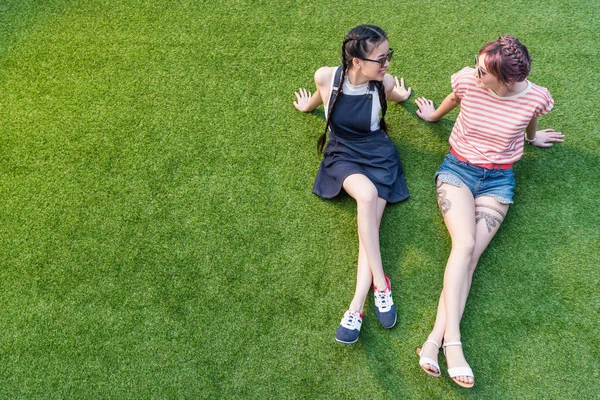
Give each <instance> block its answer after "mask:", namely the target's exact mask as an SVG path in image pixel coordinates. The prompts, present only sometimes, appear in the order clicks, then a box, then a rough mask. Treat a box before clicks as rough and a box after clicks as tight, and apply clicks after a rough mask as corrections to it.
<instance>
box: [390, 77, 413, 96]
mask: <svg viewBox="0 0 600 400" xmlns="http://www.w3.org/2000/svg"><path fill="white" fill-rule="evenodd" d="M394 82H395V84H394V88H393V89H392V92H393V93H394V94H395V96H394V97H395V99H397V101H398V102H402V101H405V100H408V98H409V97H410V94H411V93H412V89H411V88H410V87H409V88H408V89H406V88H405V87H404V78H400V81H398V77H397V76H395V77H394Z"/></svg>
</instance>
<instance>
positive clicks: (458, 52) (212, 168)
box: [0, 0, 600, 399]
mask: <svg viewBox="0 0 600 400" xmlns="http://www.w3.org/2000/svg"><path fill="white" fill-rule="evenodd" d="M598 15H600V5H599V3H598V2H591V1H580V0H579V1H571V2H562V1H555V0H552V1H546V2H522V1H505V2H502V3H501V4H500V3H493V2H491V3H484V2H479V1H458V2H455V1H439V2H429V1H423V0H421V1H413V2H398V1H381V2H373V1H347V2H343V3H331V2H325V1H281V2H266V1H233V0H232V1H226V0H218V1H191V0H190V1H183V0H182V1H171V2H169V1H158V0H148V1H142V0H137V1H136V0H123V1H119V2H109V1H95V0H90V1H77V0H48V1H31V0H19V1H15V0H3V1H2V2H0V141H1V142H0V193H1V201H0V262H1V263H2V268H0V301H1V304H2V308H1V310H0V327H1V328H2V331H1V334H0V397H2V398H236V397H237V398H263V397H271V398H415V399H416V398H444V399H446V398H462V397H474V398H485V399H490V398H499V399H500V398H506V399H509V398H510V399H513V398H527V399H529V398H531V399H540V398H553V399H558V398H593V397H596V396H597V395H598V392H600V383H599V382H600V375H599V372H598V370H599V369H600V361H599V360H600V351H599V349H600V339H599V336H598V331H599V321H600V315H599V314H600V296H599V295H598V287H599V284H600V274H599V271H598V269H599V265H600V257H599V255H598V253H599V249H600V237H599V236H600V235H599V232H598V227H599V226H600V217H599V213H598V204H599V203H598V198H599V197H600V196H599V195H600V190H599V189H598V184H597V182H598V177H599V176H600V167H599V166H598V165H599V157H600V144H599V140H598V139H599V137H598V127H599V126H600V120H599V118H598V114H597V104H598V93H599V92H600V88H599V87H598V82H599V81H600V71H599V69H598V47H599V44H600V42H599V37H598V32H599V31H600V19H599V17H598ZM362 23H372V24H376V25H379V26H382V27H383V28H384V29H385V30H386V31H387V32H388V35H389V40H390V46H391V47H393V48H394V49H395V51H396V52H395V56H394V59H393V60H392V64H391V67H390V72H391V73H392V74H394V75H397V76H403V77H404V78H405V79H406V83H407V85H409V86H411V87H412V88H413V97H412V98H411V99H410V100H409V101H408V102H406V103H404V104H400V105H396V104H393V105H390V106H389V109H388V116H387V118H386V119H387V121H388V123H389V125H390V134H391V137H392V138H393V140H394V142H395V143H396V145H397V147H398V149H399V151H400V154H401V157H402V160H403V165H404V169H405V171H406V178H407V181H408V186H409V189H410V191H411V198H410V199H409V200H408V201H406V202H403V203H401V204H398V205H393V206H389V207H388V209H387V210H386V213H385V214H384V217H383V222H382V226H381V248H382V257H383V262H384V267H385V269H386V272H387V274H388V275H389V276H390V278H391V280H392V284H393V288H394V300H395V302H396V303H397V306H398V310H399V322H398V324H397V326H396V327H395V328H394V329H392V330H383V329H382V328H380V327H379V325H378V323H377V321H376V318H375V317H374V313H373V302H372V299H370V298H369V299H368V301H367V310H366V315H365V320H364V324H363V328H362V332H361V337H360V341H359V343H358V344H356V345H353V346H342V345H339V344H337V343H335V342H334V340H333V335H334V332H335V329H336V327H337V324H338V323H339V320H340V318H341V316H342V315H343V312H344V311H345V309H346V307H347V306H348V304H349V302H350V299H351V296H352V292H353V287H354V281H355V272H356V271H355V270H356V256H357V249H358V239H357V234H356V207H355V204H354V202H353V200H352V199H350V198H349V197H347V196H342V197H341V198H339V199H335V200H332V201H324V200H321V199H319V198H318V197H316V196H315V195H313V194H312V193H311V188H312V183H313V179H314V176H315V174H316V171H317V168H318V165H319V161H320V156H319V154H318V153H317V152H316V138H317V137H318V135H320V133H321V132H322V130H323V126H324V117H323V112H322V110H320V109H319V110H317V111H315V112H313V113H312V114H301V113H299V112H297V111H296V110H295V109H294V107H293V106H292V101H293V100H294V97H293V92H294V91H295V90H297V89H298V88H299V87H307V88H309V89H311V90H313V89H314V83H313V82H312V75H313V73H314V71H315V70H316V69H317V68H318V67H320V66H323V65H328V66H334V65H338V64H339V63H340V45H341V41H342V39H343V36H344V35H345V33H346V32H347V31H348V30H349V29H350V28H352V27H353V26H356V25H358V24H362ZM506 33H511V34H513V35H515V36H517V37H519V38H520V39H521V40H522V41H523V43H525V44H526V45H527V46H528V48H529V51H530V54H531V55H532V59H533V69H532V73H531V75H530V79H531V80H532V81H533V82H535V83H537V84H540V85H542V86H545V87H548V88H549V89H550V92H551V93H552V95H553V97H554V99H555V102H556V105H555V108H554V110H553V111H552V112H551V113H550V114H548V115H547V116H544V117H542V118H541V120H540V121H541V123H540V126H541V128H546V127H552V128H555V129H556V130H559V131H562V132H563V133H565V135H566V141H565V142H564V143H562V144H559V145H556V146H555V147H553V148H551V149H538V148H532V147H528V148H527V150H526V153H525V155H524V157H523V159H522V160H521V161H520V162H519V163H518V164H517V166H516V167H515V171H516V176H517V192H516V196H515V205H514V206H512V207H511V209H510V212H509V213H508V216H507V218H506V220H505V222H504V224H503V226H502V229H501V230H500V232H499V233H498V235H497V236H496V238H495V239H494V241H493V243H492V244H491V245H490V247H489V249H488V250H487V252H486V253H485V254H484V255H483V257H482V259H481V261H480V266H479V269H478V271H477V272H476V275H475V279H474V283H473V288H472V291H471V296H470V298H469V302H468V303H467V309H466V313H465V317H464V319H463V323H462V335H463V342H464V343H465V354H466V357H467V360H469V362H470V363H471V366H472V367H473V369H474V372H475V375H476V386H475V388H474V389H472V390H471V391H465V390H463V389H460V388H458V387H457V386H456V385H454V384H453V383H452V382H451V381H450V379H449V378H448V377H447V375H444V376H443V377H442V378H441V379H432V378H429V377H427V376H425V374H424V373H423V372H422V371H421V369H420V368H419V366H418V362H417V361H418V358H417V356H416V354H415V352H414V349H415V348H416V347H418V346H419V345H420V344H422V342H423V341H424V340H425V339H426V336H427V334H428V332H429V330H430V329H431V326H432V324H433V320H434V317H435V307H436V304H437V296H438V295H439V291H440V289H441V284H442V276H443V271H444V265H445V261H446V259H447V256H448V253H449V250H450V239H449V236H448V234H447V232H446V230H445V227H444V224H443V222H442V219H441V216H440V213H439V211H438V209H437V205H436V202H435V193H434V185H433V179H432V176H433V173H434V172H435V170H436V169H437V167H438V166H439V164H440V162H441V160H442V159H443V157H444V155H445V153H446V152H447V150H448V144H447V139H448V135H449V133H450V130H451V127H452V123H453V121H454V119H455V116H456V111H454V112H453V113H451V114H449V115H448V116H446V118H444V119H443V120H442V121H440V122H439V123H436V124H428V123H425V122H423V121H421V120H419V119H418V118H417V117H416V115H415V113H414V112H415V110H416V106H415V104H414V103H413V102H412V100H413V99H414V98H415V97H417V96H426V97H429V98H431V99H433V100H434V101H435V102H436V103H439V102H440V101H441V100H442V99H443V98H444V96H445V95H447V94H448V93H449V92H450V84H449V77H450V75H451V74H452V73H454V72H456V71H458V70H459V69H461V68H462V67H464V66H466V65H470V64H471V63H472V59H473V54H474V53H476V52H477V50H478V49H479V47H481V46H482V45H483V44H484V43H486V42H487V41H490V40H493V39H495V38H496V37H497V36H499V35H501V34H506ZM440 359H441V360H442V368H444V366H445V365H444V364H445V363H444V362H443V357H440Z"/></svg>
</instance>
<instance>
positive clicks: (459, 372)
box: [443, 342, 475, 388]
mask: <svg viewBox="0 0 600 400" xmlns="http://www.w3.org/2000/svg"><path fill="white" fill-rule="evenodd" d="M448 346H462V343H461V342H449V343H444V346H443V349H444V355H446V347H448ZM448 375H450V378H452V380H453V381H454V383H456V384H457V385H458V386H462V387H464V388H472V387H473V386H475V381H473V382H471V383H465V382H461V381H459V380H458V379H455V378H456V377H457V376H470V377H472V378H473V379H474V378H475V375H473V370H472V369H471V367H456V368H448Z"/></svg>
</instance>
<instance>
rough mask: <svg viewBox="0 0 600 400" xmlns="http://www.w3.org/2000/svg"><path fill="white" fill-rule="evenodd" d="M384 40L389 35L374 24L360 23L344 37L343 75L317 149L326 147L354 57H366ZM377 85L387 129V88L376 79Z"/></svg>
mask: <svg viewBox="0 0 600 400" xmlns="http://www.w3.org/2000/svg"><path fill="white" fill-rule="evenodd" d="M383 40H387V35H386V33H385V31H384V30H383V29H381V28H379V27H377V26H374V25H359V26H357V27H356V28H353V29H352V30H351V31H350V32H348V34H347V35H346V37H345V38H344V42H343V43H342V67H341V68H342V76H341V78H340V83H339V86H338V90H337V92H336V93H334V95H333V98H332V99H331V103H330V104H329V106H328V111H327V121H326V122H325V130H324V132H323V134H322V135H321V136H320V137H319V139H318V140H317V149H318V150H319V152H323V148H324V147H325V142H326V140H327V130H328V129H329V122H330V118H331V115H332V113H333V109H334V108H335V105H336V103H337V100H338V95H339V93H340V92H341V91H342V90H343V87H344V81H345V79H346V76H347V74H348V69H349V68H350V65H351V63H352V59H353V58H354V57H357V58H366V56H367V54H368V53H369V50H370V48H371V46H372V44H378V43H381V42H382V41H383ZM375 87H376V88H377V92H378V94H379V102H380V104H381V115H382V117H381V121H380V127H381V129H382V130H384V131H385V130H387V124H386V123H385V113H386V111H387V101H386V98H385V88H384V86H383V83H382V82H380V81H375Z"/></svg>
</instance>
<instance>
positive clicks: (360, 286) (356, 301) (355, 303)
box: [350, 198, 387, 314]
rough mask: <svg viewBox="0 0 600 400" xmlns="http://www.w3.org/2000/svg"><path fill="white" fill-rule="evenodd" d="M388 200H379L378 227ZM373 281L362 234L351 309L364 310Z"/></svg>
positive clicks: (359, 242) (359, 241)
mask: <svg viewBox="0 0 600 400" xmlns="http://www.w3.org/2000/svg"><path fill="white" fill-rule="evenodd" d="M386 203H387V202H386V201H385V200H384V199H382V198H379V199H378V200H377V228H378V229H379V226H380V224H381V217H382V215H383V210H384V209H385V205H386ZM372 281H373V274H372V273H371V268H370V267H369V262H368V260H367V255H366V253H365V248H364V244H363V241H362V239H361V238H360V236H359V237H358V270H357V273H356V291H355V292H354V298H353V299H352V303H350V310H351V311H358V312H360V313H361V314H362V313H363V310H364V305H365V300H366V299H367V295H368V294H369V290H370V289H371V284H372Z"/></svg>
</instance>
